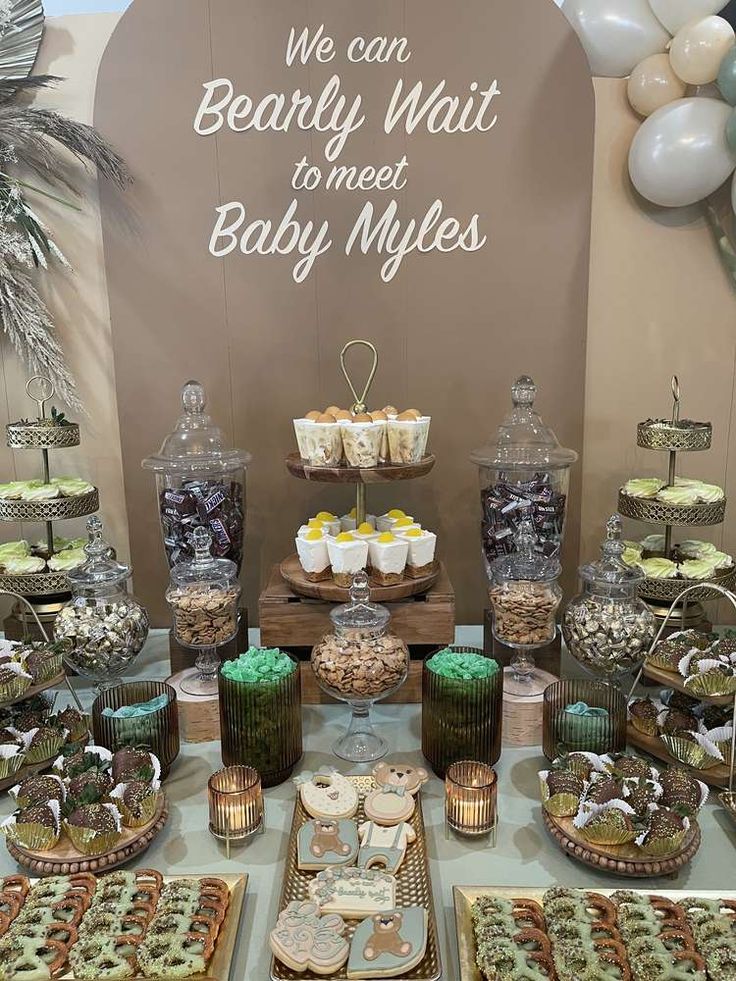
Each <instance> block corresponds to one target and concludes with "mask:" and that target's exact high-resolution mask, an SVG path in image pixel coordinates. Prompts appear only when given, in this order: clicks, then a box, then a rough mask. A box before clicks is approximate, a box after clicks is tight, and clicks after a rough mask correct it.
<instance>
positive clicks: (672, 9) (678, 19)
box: [649, 0, 726, 34]
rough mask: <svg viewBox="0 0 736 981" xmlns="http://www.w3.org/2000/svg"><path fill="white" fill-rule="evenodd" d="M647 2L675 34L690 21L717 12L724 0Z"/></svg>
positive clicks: (722, 6)
mask: <svg viewBox="0 0 736 981" xmlns="http://www.w3.org/2000/svg"><path fill="white" fill-rule="evenodd" d="M649 4H650V6H651V8H652V10H653V11H654V13H655V14H656V17H657V20H659V21H660V22H661V23H662V24H664V26H665V27H666V28H667V30H668V31H669V32H670V34H677V32H678V31H679V30H680V28H681V27H684V26H685V24H689V23H690V21H693V20H699V19H700V18H701V17H707V16H708V15H709V14H717V13H719V12H720V11H721V10H723V8H724V7H725V6H726V0H649Z"/></svg>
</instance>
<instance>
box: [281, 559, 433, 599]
mask: <svg viewBox="0 0 736 981" xmlns="http://www.w3.org/2000/svg"><path fill="white" fill-rule="evenodd" d="M280 569H281V575H282V576H283V578H284V582H286V583H287V584H288V585H289V587H290V588H291V589H293V590H294V592H295V593H299V595H300V596H309V597H310V598H311V599H318V600H324V601H325V602H327V603H347V602H348V600H349V599H350V590H349V589H348V588H347V587H346V586H338V585H337V583H335V582H333V580H332V579H323V580H322V582H311V581H310V580H309V579H307V577H306V576H305V574H304V569H302V565H301V562H300V561H299V556H298V555H296V554H294V555H290V556H289V557H288V558H286V559H284V561H283V562H282V563H281V566H280ZM439 577H440V564H439V562H434V564H433V566H432V571H431V572H430V574H429V575H428V576H422V577H421V579H410V578H409V577H408V576H406V577H405V578H404V579H402V581H401V582H398V583H396V584H395V585H393V586H377V585H376V584H375V583H374V582H373V580H371V583H370V587H371V600H372V601H373V602H374V603H393V602H396V600H402V599H407V597H409V596H418V595H420V594H421V593H426V592H427V590H428V589H431V588H432V586H434V584H435V583H436V582H437V580H438V579H439Z"/></svg>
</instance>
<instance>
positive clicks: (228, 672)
mask: <svg viewBox="0 0 736 981" xmlns="http://www.w3.org/2000/svg"><path fill="white" fill-rule="evenodd" d="M220 670H221V671H222V674H223V676H224V677H225V678H227V679H228V680H229V681H244V682H247V683H250V684H254V683H258V682H262V681H278V680H279V679H281V678H286V677H287V675H290V674H291V673H292V671H296V662H294V661H292V659H291V658H290V657H289V655H288V654H284V652H283V651H280V650H279V649H278V647H249V648H248V650H247V651H246V652H245V654H241V655H240V656H239V657H238V658H236V659H235V660H234V661H225V663H224V664H223V665H222V668H221V669H220Z"/></svg>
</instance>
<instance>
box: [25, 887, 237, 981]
mask: <svg viewBox="0 0 736 981" xmlns="http://www.w3.org/2000/svg"><path fill="white" fill-rule="evenodd" d="M206 875H207V873H195V872H190V873H186V872H182V874H181V875H165V876H164V882H173V881H174V880H176V879H201V878H204V877H205V876H206ZM216 878H218V879H222V880H223V882H226V883H227V886H228V889H229V890H230V905H229V906H228V908H227V914H226V915H225V919H224V921H223V923H222V926H221V927H220V932H219V934H218V936H217V942H216V943H215V952H214V953H213V955H212V958H211V959H210V962H209V964H208V965H207V971H206V973H205V974H193V975H191V976H190V977H188V978H180V979H179V981H205V978H206V979H207V981H239V979H236V978H232V979H231V978H230V971H231V968H232V962H233V956H234V954H235V945H236V943H237V940H238V931H239V929H240V917H241V915H242V912H243V907H244V905H245V889H246V886H247V884H248V876H247V874H245V873H243V874H242V875H234V874H232V873H224V874H223V875H217V876H216ZM30 881H31V882H32V883H33V884H34V885H35V883H36V882H40V881H42V880H40V879H31V880H30ZM59 981H74V975H73V974H72V973H71V972H70V971H67V973H66V974H62V975H61V977H60V979H59ZM130 981H150V979H148V978H144V977H143V975H141V974H136V975H135V977H134V978H131V979H130Z"/></svg>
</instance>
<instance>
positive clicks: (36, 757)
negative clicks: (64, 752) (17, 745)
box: [26, 732, 65, 763]
mask: <svg viewBox="0 0 736 981" xmlns="http://www.w3.org/2000/svg"><path fill="white" fill-rule="evenodd" d="M64 739H65V736H64V734H63V733H61V732H60V733H59V735H58V736H53V737H51V736H49V738H48V739H42V740H41V742H40V743H36V745H35V746H34V747H33V748H32V749H27V750H26V763H43V762H44V761H45V760H50V759H51V757H52V756H56V754H57V753H58V752H59V750H60V749H61V747H62V746H63V745H64Z"/></svg>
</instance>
